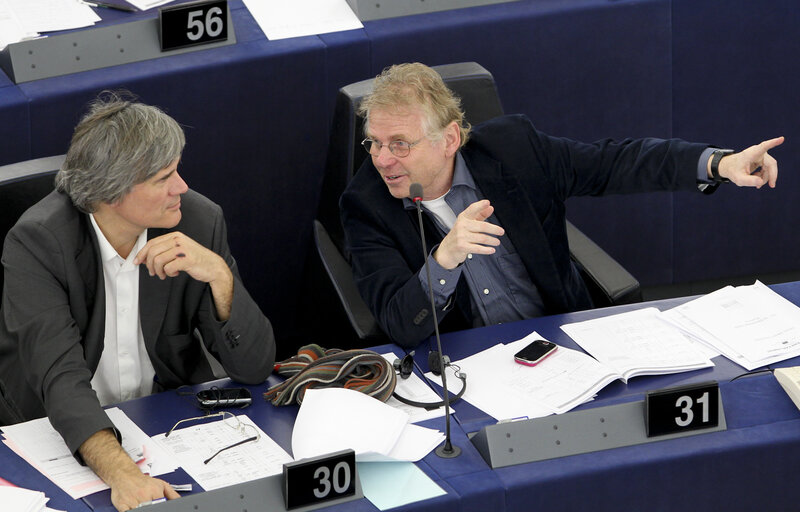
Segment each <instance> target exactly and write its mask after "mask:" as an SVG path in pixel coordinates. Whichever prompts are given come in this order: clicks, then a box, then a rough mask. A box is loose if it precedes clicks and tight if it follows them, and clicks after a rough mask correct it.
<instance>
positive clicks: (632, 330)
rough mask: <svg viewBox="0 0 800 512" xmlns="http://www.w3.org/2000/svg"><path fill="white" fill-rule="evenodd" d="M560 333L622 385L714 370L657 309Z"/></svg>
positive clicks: (564, 327)
mask: <svg viewBox="0 0 800 512" xmlns="http://www.w3.org/2000/svg"><path fill="white" fill-rule="evenodd" d="M561 330H563V331H564V332H566V333H567V334H568V335H569V337H570V338H572V339H573V340H575V343H577V344H578V345H580V346H581V348H583V349H584V350H585V351H586V352H588V353H589V354H591V355H592V356H594V358H595V359H597V360H598V361H600V362H601V363H602V364H604V365H606V366H608V367H609V368H613V369H614V370H615V371H616V372H617V373H618V374H619V375H621V378H622V379H623V380H624V381H625V382H627V381H628V379H630V378H631V377H635V376H637V375H662V374H669V373H680V372H686V371H691V370H699V369H700V368H708V367H711V366H714V363H712V362H711V360H710V359H709V358H708V357H707V355H706V354H704V353H703V351H702V350H700V349H699V348H698V347H697V346H695V342H694V341H693V340H692V339H691V338H690V337H688V336H685V335H684V334H683V333H682V332H681V331H679V330H678V329H676V328H675V327H674V326H673V325H671V324H670V323H669V322H667V321H665V320H664V319H663V317H662V313H661V312H660V311H659V310H657V309H656V308H645V309H639V310H636V311H630V312H628V313H622V314H619V315H613V316H607V317H603V318H597V319H595V320H587V321H585V322H578V323H573V324H567V325H562V326H561Z"/></svg>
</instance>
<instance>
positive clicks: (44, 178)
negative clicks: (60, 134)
mask: <svg viewBox="0 0 800 512" xmlns="http://www.w3.org/2000/svg"><path fill="white" fill-rule="evenodd" d="M64 157H65V155H58V156H49V157H45V158H37V159H35V160H27V161H25V162H19V163H16V164H10V165H4V166H2V167H0V205H2V207H0V212H1V213H0V236H2V240H3V242H5V239H6V235H7V234H8V231H9V230H10V229H11V228H12V227H13V226H14V224H16V222H17V219H19V217H20V216H21V215H22V214H23V213H25V210H27V209H28V208H30V207H31V206H33V205H34V204H36V203H37V202H38V201H39V200H40V199H42V198H43V197H44V196H46V195H47V194H49V193H50V192H52V190H53V187H54V185H53V179H54V177H55V174H56V172H57V171H58V169H60V168H61V164H62V163H63V162H64ZM3 282H4V277H3V272H2V271H1V270H0V290H2V289H3Z"/></svg>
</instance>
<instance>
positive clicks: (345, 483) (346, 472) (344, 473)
mask: <svg viewBox="0 0 800 512" xmlns="http://www.w3.org/2000/svg"><path fill="white" fill-rule="evenodd" d="M314 478H316V479H317V480H318V481H319V483H320V486H321V487H320V488H317V489H314V496H316V497H317V498H319V499H321V498H324V497H326V496H327V495H328V494H330V492H331V470H330V469H328V467H327V466H320V467H318V468H317V470H316V471H314ZM349 487H350V466H348V465H347V463H346V462H340V463H338V464H336V465H335V466H334V467H333V490H334V491H336V494H342V493H344V492H345V491H346V490H347V489H348V488H349Z"/></svg>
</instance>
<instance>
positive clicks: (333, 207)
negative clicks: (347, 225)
mask: <svg viewBox="0 0 800 512" xmlns="http://www.w3.org/2000/svg"><path fill="white" fill-rule="evenodd" d="M433 69H434V70H436V72H438V73H439V74H440V75H441V76H442V80H444V83H445V84H447V86H448V87H449V88H450V90H452V91H453V92H454V93H455V94H456V96H458V97H459V98H460V99H461V107H462V109H463V110H464V112H465V114H466V119H467V121H468V122H469V123H471V124H478V123H482V122H483V121H487V120H489V119H492V118H493V117H497V116H500V115H503V106H502V104H501V103H500V96H499V95H498V94H497V87H496V86H495V83H494V77H493V76H492V74H491V73H490V72H489V71H488V70H486V68H484V67H483V66H481V65H480V64H478V63H477V62H459V63H456V64H445V65H442V66H433ZM373 82H374V80H373V79H371V78H370V79H368V80H362V81H360V82H355V83H352V84H350V85H346V86H344V87H342V88H341V89H339V93H338V95H337V97H336V110H335V112H334V117H333V124H332V126H331V137H330V145H329V146H328V161H327V168H326V172H325V177H324V182H323V186H322V196H321V198H320V205H319V210H318V213H317V218H318V219H319V220H320V221H321V222H322V223H323V224H324V225H325V227H326V229H327V230H328V233H329V234H330V236H331V239H332V240H333V241H334V243H335V244H336V245H337V247H338V248H339V250H342V249H343V247H342V246H343V238H344V234H343V231H342V227H341V224H340V222H339V196H340V195H341V194H342V192H344V189H345V187H347V183H348V182H349V181H350V178H352V177H353V175H354V174H355V172H356V171H357V170H358V168H359V167H361V164H362V162H363V161H364V159H365V158H366V157H367V152H366V151H364V148H362V147H361V141H362V140H363V139H364V120H363V119H362V118H361V117H359V116H358V114H357V112H358V107H359V105H360V104H361V101H362V100H363V99H364V97H365V96H367V95H368V94H370V93H371V92H372V86H373Z"/></svg>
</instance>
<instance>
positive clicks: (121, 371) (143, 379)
mask: <svg viewBox="0 0 800 512" xmlns="http://www.w3.org/2000/svg"><path fill="white" fill-rule="evenodd" d="M89 217H90V218H91V220H92V227H94V231H95V233H96V234H97V242H98V244H99V245H100V258H101V259H102V262H103V280H104V282H105V292H106V296H105V301H106V325H105V337H104V347H103V353H102V355H101V356H100V363H99V364H98V366H97V370H96V371H95V373H94V377H92V389H94V390H95V392H96V393H97V397H98V398H99V399H100V404H101V405H108V404H112V403H117V402H121V401H124V400H130V399H131V398H136V397H139V396H144V395H149V394H150V392H151V391H152V389H153V376H154V375H155V370H154V369H153V364H152V363H151V362H150V357H149V356H148V355H147V350H146V349H145V346H144V336H143V335H142V325H141V322H140V321H139V266H138V265H134V264H133V258H134V257H135V256H136V254H137V253H138V252H139V251H140V250H141V249H142V247H144V245H145V244H146V243H147V230H146V229H145V230H144V231H143V232H142V233H141V234H140V235H139V238H138V239H137V240H136V245H134V247H133V250H132V251H131V252H130V254H128V257H127V258H126V259H123V258H122V257H121V256H120V255H119V254H118V253H117V251H116V250H115V249H114V248H113V247H112V246H111V244H110V243H109V242H108V240H106V237H105V235H103V232H102V231H100V228H99V227H98V225H97V222H96V221H95V219H94V215H91V214H90V215H89Z"/></svg>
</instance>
